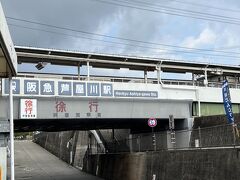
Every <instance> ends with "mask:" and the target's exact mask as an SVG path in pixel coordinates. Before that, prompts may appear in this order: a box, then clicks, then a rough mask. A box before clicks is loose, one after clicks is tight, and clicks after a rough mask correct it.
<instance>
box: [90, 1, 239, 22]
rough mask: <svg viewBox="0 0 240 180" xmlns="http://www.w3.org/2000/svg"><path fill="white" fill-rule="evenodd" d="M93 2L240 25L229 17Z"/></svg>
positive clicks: (113, 2)
mask: <svg viewBox="0 0 240 180" xmlns="http://www.w3.org/2000/svg"><path fill="white" fill-rule="evenodd" d="M93 1H97V2H100V3H105V4H109V5H115V6H121V7H127V8H134V9H138V10H143V11H149V12H153V13H162V14H168V15H174V16H179V17H187V18H194V19H200V20H207V21H213V22H219V23H225V24H232V25H238V26H239V25H240V21H236V20H231V17H226V18H227V19H226V18H224V19H223V18H221V17H212V16H203V15H201V16H199V15H195V14H193V13H185V12H179V11H174V10H167V9H163V10H161V9H155V8H154V9H153V8H148V7H143V6H136V5H132V3H121V2H120V3H119V2H117V1H106V0H93ZM232 19H233V18H232Z"/></svg>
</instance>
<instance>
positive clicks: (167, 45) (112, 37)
mask: <svg viewBox="0 0 240 180" xmlns="http://www.w3.org/2000/svg"><path fill="white" fill-rule="evenodd" d="M7 19H12V20H16V21H22V22H27V23H31V24H37V25H41V26H47V27H51V28H56V29H61V30H67V31H72V32H77V33H82V34H87V35H93V36H98V37H105V38H110V39H116V40H122V41H127V42H134V43H142V44H148V45H157V46H164V47H171V48H179V49H185V50H197V51H205V52H217V53H224V54H240V53H238V52H228V51H220V50H213V49H202V48H191V47H184V46H177V45H170V44H163V43H156V42H146V41H142V40H136V39H129V38H124V37H117V36H110V35H105V34H99V33H93V32H88V31H83V30H77V29H72V28H68V27H60V26H56V25H50V24H46V23H41V22H36V21H30V20H26V19H19V18H14V17H7Z"/></svg>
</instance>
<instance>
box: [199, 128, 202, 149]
mask: <svg viewBox="0 0 240 180" xmlns="http://www.w3.org/2000/svg"><path fill="white" fill-rule="evenodd" d="M198 137H199V147H200V148H201V147H202V134H201V128H200V126H198Z"/></svg>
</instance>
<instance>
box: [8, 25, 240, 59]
mask: <svg viewBox="0 0 240 180" xmlns="http://www.w3.org/2000/svg"><path fill="white" fill-rule="evenodd" d="M8 25H10V26H14V27H20V28H25V29H29V30H37V31H43V32H47V33H52V34H58V35H63V36H69V37H74V38H80V39H87V40H93V41H98V42H103V43H111V44H114V45H124V46H131V47H138V48H144V49H150V50H161V51H170V52H164V55H166V54H176V53H182V54H190V55H194V54H195V55H202V56H211V57H225V58H233V59H240V56H236V55H235V56H234V55H226V54H207V53H201V52H195V51H194V52H192V51H184V50H176V49H166V48H165V49H162V48H159V47H150V46H143V45H138V44H129V43H122V42H116V41H108V40H102V39H96V38H91V37H85V36H77V35H71V34H66V33H62V32H57V31H50V30H46V29H39V28H33V27H27V26H21V25H16V24H11V23H8ZM94 45H96V44H94ZM101 46H103V45H101ZM111 47H118V48H119V46H113V45H111ZM154 52H156V51H154ZM173 52H176V53H173ZM160 53H161V52H158V55H159V54H160ZM229 53H230V52H229ZM231 53H232V54H234V52H231ZM236 54H240V53H237V52H236ZM155 55H156V54H155Z"/></svg>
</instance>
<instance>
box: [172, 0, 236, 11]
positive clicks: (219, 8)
mask: <svg viewBox="0 0 240 180" xmlns="http://www.w3.org/2000/svg"><path fill="white" fill-rule="evenodd" d="M175 2H176V3H179V4H184V5H186V4H188V5H191V6H195V7H196V6H197V7H203V8H209V9H216V10H221V11H228V12H236V13H240V9H229V8H223V7H219V6H210V5H205V4H200V3H195V2H189V1H181V0H174V3H175Z"/></svg>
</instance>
